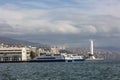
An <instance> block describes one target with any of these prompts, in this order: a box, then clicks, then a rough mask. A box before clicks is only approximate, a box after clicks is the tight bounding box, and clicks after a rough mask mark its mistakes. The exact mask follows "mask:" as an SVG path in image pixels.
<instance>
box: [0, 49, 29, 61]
mask: <svg viewBox="0 0 120 80" xmlns="http://www.w3.org/2000/svg"><path fill="white" fill-rule="evenodd" d="M29 59H30V49H29V48H27V47H1V48H0V61H27V60H29Z"/></svg>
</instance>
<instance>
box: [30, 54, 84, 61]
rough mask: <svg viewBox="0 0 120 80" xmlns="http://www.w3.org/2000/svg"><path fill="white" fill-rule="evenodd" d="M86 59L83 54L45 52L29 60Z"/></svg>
mask: <svg viewBox="0 0 120 80" xmlns="http://www.w3.org/2000/svg"><path fill="white" fill-rule="evenodd" d="M84 60H85V59H84V58H83V57H82V56H80V55H77V54H44V55H41V56H39V57H36V58H34V59H32V60H30V61H29V62H76V61H84Z"/></svg>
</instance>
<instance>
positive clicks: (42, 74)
mask: <svg viewBox="0 0 120 80" xmlns="http://www.w3.org/2000/svg"><path fill="white" fill-rule="evenodd" d="M0 80H120V61H81V62H67V63H66V62H53V63H0Z"/></svg>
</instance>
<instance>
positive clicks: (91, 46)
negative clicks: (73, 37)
mask: <svg viewBox="0 0 120 80" xmlns="http://www.w3.org/2000/svg"><path fill="white" fill-rule="evenodd" d="M93 54H94V52H93V40H90V55H89V57H90V59H95V57H94V55H93Z"/></svg>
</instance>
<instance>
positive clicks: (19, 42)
mask: <svg viewBox="0 0 120 80" xmlns="http://www.w3.org/2000/svg"><path fill="white" fill-rule="evenodd" d="M1 43H4V44H6V45H25V46H36V47H46V46H47V45H44V44H41V43H34V42H29V41H24V40H17V39H12V38H8V37H1V36H0V44H1Z"/></svg>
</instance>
